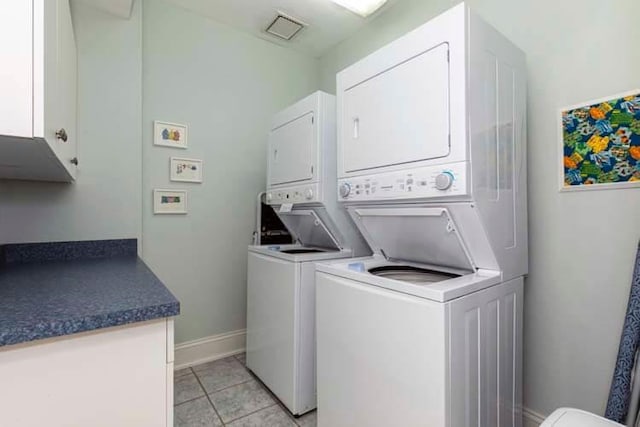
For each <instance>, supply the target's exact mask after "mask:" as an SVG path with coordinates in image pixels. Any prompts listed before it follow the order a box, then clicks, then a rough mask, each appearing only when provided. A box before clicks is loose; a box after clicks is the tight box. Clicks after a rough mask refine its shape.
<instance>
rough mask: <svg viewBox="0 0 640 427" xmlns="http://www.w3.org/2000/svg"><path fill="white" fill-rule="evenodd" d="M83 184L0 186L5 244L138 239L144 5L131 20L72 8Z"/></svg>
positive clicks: (0, 238)
mask: <svg viewBox="0 0 640 427" xmlns="http://www.w3.org/2000/svg"><path fill="white" fill-rule="evenodd" d="M72 13H73V22H74V30H75V36H76V45H77V52H78V128H77V131H78V159H79V161H80V164H79V168H78V179H77V181H76V182H75V183H73V184H54V183H38V182H20V181H0V243H21V242H42V241H64V240H91V239H121V238H126V237H139V236H140V221H141V195H140V186H141V178H142V174H141V172H140V164H141V161H142V157H141V146H140V138H141V120H142V118H141V114H142V105H141V102H142V101H141V92H140V90H141V86H140V85H141V82H140V73H141V60H140V55H141V44H142V43H141V42H142V40H141V34H140V19H141V14H140V5H139V4H138V2H136V4H135V5H134V9H133V14H132V17H131V19H130V20H122V19H115V18H114V17H113V16H111V15H108V14H106V13H103V12H100V11H98V10H96V9H95V8H93V7H91V6H89V5H87V4H86V3H85V2H76V1H73V2H72Z"/></svg>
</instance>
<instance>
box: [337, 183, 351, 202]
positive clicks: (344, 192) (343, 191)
mask: <svg viewBox="0 0 640 427" xmlns="http://www.w3.org/2000/svg"><path fill="white" fill-rule="evenodd" d="M339 191H340V197H342V198H344V197H347V196H348V195H349V193H351V185H349V183H348V182H345V183H343V184H340V189H339Z"/></svg>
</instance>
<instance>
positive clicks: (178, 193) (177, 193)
mask: <svg viewBox="0 0 640 427" xmlns="http://www.w3.org/2000/svg"><path fill="white" fill-rule="evenodd" d="M153 213H154V214H167V215H171V214H174V215H180V214H186V213H187V192H186V190H160V189H155V190H153Z"/></svg>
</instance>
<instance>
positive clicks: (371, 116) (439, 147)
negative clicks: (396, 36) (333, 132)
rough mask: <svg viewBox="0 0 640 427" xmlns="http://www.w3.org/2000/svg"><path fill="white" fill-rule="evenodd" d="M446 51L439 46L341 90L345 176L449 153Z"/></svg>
mask: <svg viewBox="0 0 640 427" xmlns="http://www.w3.org/2000/svg"><path fill="white" fill-rule="evenodd" d="M448 52H449V47H448V45H447V44H442V45H440V46H437V47H435V48H433V49H431V50H428V51H426V52H424V53H422V54H420V55H417V56H415V57H413V58H410V59H408V60H406V61H404V62H402V63H400V64H398V65H396V66H394V67H392V68H390V69H388V70H386V71H384V72H382V73H380V74H378V75H375V76H373V77H371V78H369V79H367V80H365V81H363V82H361V83H359V84H357V85H355V86H353V87H351V88H347V89H346V90H345V93H344V98H343V99H344V101H343V102H344V103H343V113H342V125H341V130H340V132H341V138H342V150H343V152H342V154H343V156H344V157H343V159H344V168H345V171H346V172H355V171H361V170H367V169H374V168H379V167H385V166H393V165H398V164H405V163H412V162H419V161H425V160H430V159H435V158H440V157H445V156H447V155H448V154H449V61H448Z"/></svg>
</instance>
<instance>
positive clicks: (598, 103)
mask: <svg viewBox="0 0 640 427" xmlns="http://www.w3.org/2000/svg"><path fill="white" fill-rule="evenodd" d="M560 114H561V118H560V126H559V127H560V140H561V147H560V150H561V153H560V154H561V159H562V162H561V164H560V170H561V176H560V189H561V191H572V190H599V189H611V188H627V187H636V186H640V89H639V90H635V91H633V92H627V93H623V94H620V95H615V96H611V97H607V98H603V99H597V100H594V101H590V102H586V103H583V104H580V105H573V106H569V107H566V108H563V109H561V110H560Z"/></svg>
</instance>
